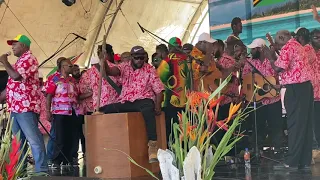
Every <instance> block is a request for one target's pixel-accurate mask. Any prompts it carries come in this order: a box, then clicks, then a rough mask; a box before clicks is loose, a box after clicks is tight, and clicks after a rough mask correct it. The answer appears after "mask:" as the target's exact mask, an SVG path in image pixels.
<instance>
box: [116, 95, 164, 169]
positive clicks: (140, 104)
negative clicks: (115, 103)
mask: <svg viewBox="0 0 320 180" xmlns="http://www.w3.org/2000/svg"><path fill="white" fill-rule="evenodd" d="M119 111H120V112H141V113H142V116H143V119H144V121H145V124H146V129H147V136H148V140H149V142H148V146H149V150H148V152H149V162H150V163H153V162H157V153H158V146H157V127H156V114H155V105H154V102H153V100H152V99H141V100H136V101H134V102H132V103H131V102H126V103H123V104H121V105H120V106H119Z"/></svg>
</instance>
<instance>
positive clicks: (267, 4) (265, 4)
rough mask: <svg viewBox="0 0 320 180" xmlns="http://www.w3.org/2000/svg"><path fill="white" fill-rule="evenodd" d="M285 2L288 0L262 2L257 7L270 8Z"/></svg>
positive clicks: (264, 0)
mask: <svg viewBox="0 0 320 180" xmlns="http://www.w3.org/2000/svg"><path fill="white" fill-rule="evenodd" d="M253 1H254V0H253ZM285 1H286V0H261V1H260V2H259V3H258V4H257V5H256V6H255V7H262V6H270V5H273V4H278V3H282V2H285Z"/></svg>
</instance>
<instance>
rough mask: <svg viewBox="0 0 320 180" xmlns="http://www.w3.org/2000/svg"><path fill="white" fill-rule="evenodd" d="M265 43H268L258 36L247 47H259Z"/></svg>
mask: <svg viewBox="0 0 320 180" xmlns="http://www.w3.org/2000/svg"><path fill="white" fill-rule="evenodd" d="M265 45H266V41H265V40H264V39H261V38H257V39H255V40H253V41H252V43H251V44H249V45H248V46H247V47H248V48H250V49H253V48H257V47H263V46H265Z"/></svg>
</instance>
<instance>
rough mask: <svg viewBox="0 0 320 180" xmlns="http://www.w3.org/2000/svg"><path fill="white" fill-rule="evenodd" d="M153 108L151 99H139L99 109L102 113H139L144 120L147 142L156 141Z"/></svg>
mask: <svg viewBox="0 0 320 180" xmlns="http://www.w3.org/2000/svg"><path fill="white" fill-rule="evenodd" d="M154 109H155V106H154V102H153V100H152V99H140V100H136V101H134V102H125V103H123V104H121V103H114V104H110V105H106V106H104V107H102V108H100V111H101V112H103V113H106V114H108V113H121V112H141V113H142V116H143V118H144V121H145V124H146V129H147V136H148V140H151V141H156V140H157V128H156V117H155V110H154Z"/></svg>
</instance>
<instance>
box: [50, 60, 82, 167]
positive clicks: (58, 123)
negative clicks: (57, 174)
mask: <svg viewBox="0 0 320 180" xmlns="http://www.w3.org/2000/svg"><path fill="white" fill-rule="evenodd" d="M72 67H73V65H72V63H71V62H70V60H68V59H66V58H62V60H61V61H60V63H59V64H58V69H59V72H60V73H58V74H56V75H55V76H54V77H52V79H51V80H50V81H49V82H48V85H47V89H46V91H47V108H46V109H47V116H48V119H50V120H51V119H52V120H53V124H52V125H53V128H54V130H55V135H56V137H55V138H56V139H55V140H56V143H57V145H56V146H55V147H54V153H53V157H52V161H53V165H52V167H53V168H56V167H58V166H59V165H60V164H61V163H64V164H67V163H69V162H72V153H73V152H72V145H73V143H72V140H73V137H74V136H75V135H76V133H73V130H74V127H75V126H74V124H73V123H74V122H75V121H76V120H77V116H76V113H75V109H76V105H77V98H78V87H77V85H76V82H75V79H74V78H73V77H71V76H69V75H70V73H71V71H72ZM50 110H51V111H50ZM59 148H60V149H59ZM60 150H61V151H62V152H63V154H64V155H65V156H66V158H67V159H65V158H64V157H63V155H62V153H61V152H60Z"/></svg>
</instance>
